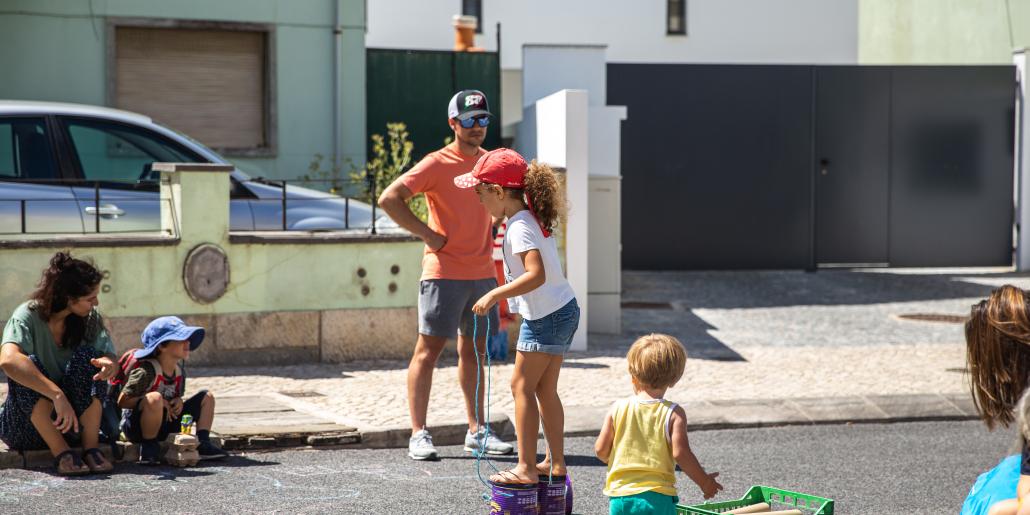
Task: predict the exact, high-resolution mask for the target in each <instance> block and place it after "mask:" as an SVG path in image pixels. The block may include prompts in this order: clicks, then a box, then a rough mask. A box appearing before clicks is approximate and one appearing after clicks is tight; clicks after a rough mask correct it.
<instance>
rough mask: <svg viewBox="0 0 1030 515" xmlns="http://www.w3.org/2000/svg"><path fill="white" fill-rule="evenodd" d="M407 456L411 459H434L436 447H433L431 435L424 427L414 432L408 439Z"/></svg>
mask: <svg viewBox="0 0 1030 515" xmlns="http://www.w3.org/2000/svg"><path fill="white" fill-rule="evenodd" d="M408 456H409V457H410V458H411V459H413V460H435V459H436V458H437V456H436V447H433V437H432V436H430V434H429V431H426V430H425V429H423V430H421V431H419V432H417V433H415V436H412V437H411V439H409V440H408Z"/></svg>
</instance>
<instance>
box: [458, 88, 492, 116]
mask: <svg viewBox="0 0 1030 515" xmlns="http://www.w3.org/2000/svg"><path fill="white" fill-rule="evenodd" d="M482 115H486V116H493V114H492V113H490V106H488V105H487V103H486V95H484V94H483V92H482V91H479V90H477V89H465V90H461V91H459V92H457V93H455V94H454V96H453V97H451V101H450V103H449V104H447V117H448V118H457V119H459V120H468V119H469V118H472V117H475V116H482Z"/></svg>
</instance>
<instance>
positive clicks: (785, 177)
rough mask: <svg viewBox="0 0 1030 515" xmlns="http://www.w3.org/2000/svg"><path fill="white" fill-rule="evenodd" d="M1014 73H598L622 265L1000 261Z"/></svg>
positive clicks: (1007, 244)
mask: <svg viewBox="0 0 1030 515" xmlns="http://www.w3.org/2000/svg"><path fill="white" fill-rule="evenodd" d="M1014 92H1015V74H1014V70H1013V68H1012V67H1010V66H925V67H924V66H912V67H899V66H789V65H788V66H781V65H768V66H766V65H754V66H752V65H682V64H674V65H668V64H609V65H608V104H610V105H625V106H628V108H629V118H628V119H627V120H626V122H624V124H623V128H622V163H621V166H622V171H623V209H622V212H623V266H624V267H625V268H627V269H639V270H683V269H743V268H814V267H816V266H817V265H829V264H851V265H857V264H861V265H869V264H872V265H882V266H994V265H1008V264H1011V260H1012V217H1013V200H1012V198H1013V195H1012V191H1013V190H1012V188H1013V185H1012V170H1013V168H1012V165H1013V158H1014V156H1013V127H1014V107H1013V105H1014V102H1013V100H1014Z"/></svg>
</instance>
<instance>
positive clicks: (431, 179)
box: [400, 143, 495, 281]
mask: <svg viewBox="0 0 1030 515" xmlns="http://www.w3.org/2000/svg"><path fill="white" fill-rule="evenodd" d="M483 153H484V151H483V149H479V152H478V153H477V154H476V155H475V156H471V157H469V156H466V155H464V154H462V153H461V151H460V150H458V144H457V143H451V144H450V145H447V146H446V147H444V148H442V149H440V150H437V151H436V152H433V153H431V154H429V155H427V156H426V157H425V158H423V159H422V160H421V161H419V162H418V164H416V165H415V166H414V167H413V168H412V169H411V170H408V171H407V172H406V173H405V174H404V175H402V176H401V177H400V181H401V184H403V185H405V186H407V188H408V189H409V190H411V192H412V193H414V194H418V193H424V194H425V195H426V204H427V206H428V207H429V224H428V225H429V228H430V229H432V230H434V231H436V232H438V233H440V234H443V235H444V236H446V237H447V243H446V244H445V245H444V246H443V248H441V249H440V250H437V251H433V250H430V249H429V247H426V250H425V254H424V255H423V256H422V280H423V281H425V280H427V279H464V280H473V279H490V278H493V277H495V275H494V264H493V241H492V236H493V235H492V234H491V219H490V213H488V212H487V211H486V208H484V207H483V205H482V204H481V203H480V202H479V197H478V196H476V192H475V190H473V189H471V188H469V189H464V190H463V189H460V188H458V187H457V186H455V185H454V178H455V177H457V176H459V175H461V174H464V173H468V172H470V171H472V167H473V166H475V164H476V161H478V160H479V157H480V156H482V155H483Z"/></svg>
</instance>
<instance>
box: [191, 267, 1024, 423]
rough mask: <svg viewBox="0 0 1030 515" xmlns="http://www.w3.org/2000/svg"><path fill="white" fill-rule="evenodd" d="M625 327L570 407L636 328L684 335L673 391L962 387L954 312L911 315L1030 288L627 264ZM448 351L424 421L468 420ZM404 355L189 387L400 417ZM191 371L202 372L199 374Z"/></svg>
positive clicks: (499, 405)
mask: <svg viewBox="0 0 1030 515" xmlns="http://www.w3.org/2000/svg"><path fill="white" fill-rule="evenodd" d="M623 277H624V289H625V297H624V300H625V301H627V302H642V303H659V304H660V303H668V304H669V307H668V308H665V309H662V308H655V307H654V306H651V307H650V308H649V309H624V310H623V328H624V330H623V334H622V335H618V336H610V335H591V344H590V345H591V351H589V352H584V353H570V354H569V356H568V359H567V361H566V365H565V367H564V368H563V370H562V374H561V379H560V384H559V388H560V391H561V395H562V400H563V401H564V403H565V405H566V406H569V407H576V406H587V407H597V406H606V405H608V404H610V403H611V402H612V401H614V400H615V399H617V398H619V397H621V396H624V395H628V394H629V393H630V383H629V376H628V373H627V371H626V362H625V359H624V356H625V351H626V348H627V347H628V346H629V344H630V343H631V342H632V340H633V339H634V338H635V337H636V336H637V335H639V334H642V333H645V332H651V331H662V332H668V333H671V334H674V335H676V336H677V337H679V338H680V339H681V340H682V341H683V342H684V344H685V345H686V346H687V348H688V352H689V354H690V355H691V359H690V360H689V361H688V365H687V371H686V374H685V375H684V378H683V380H682V381H681V382H680V384H678V385H677V386H676V387H674V388H673V389H672V390H671V391H670V393H669V394H668V397H669V398H671V399H673V400H676V401H680V402H686V403H687V405H688V407H689V403H690V401H698V400H738V399H791V398H800V397H836V396H847V395H892V394H922V393H941V394H948V393H965V392H967V391H968V386H967V383H966V376H965V374H964V366H965V363H964V361H965V355H964V352H965V350H964V343H963V342H964V336H963V332H962V325H961V323H946V322H919V321H910V320H905V319H903V318H899V315H905V314H939V315H958V316H963V315H965V314H967V313H968V312H969V306H970V305H971V304H973V303H974V302H976V301H977V300H979V299H981V298H983V297H984V296H986V295H987V294H988V293H989V292H990V290H991V289H992V288H994V287H996V286H998V285H1001V284H1005V283H1013V284H1017V285H1019V286H1022V287H1030V278H1028V277H1027V276H1022V275H1016V274H1011V273H1007V272H1006V271H999V270H958V271H949V270H888V271H867V272H848V271H820V272H818V273H814V274H806V273H803V272H701V273H686V272H684V273H633V272H627V273H625V274H624V276H623ZM455 360H456V358H454V357H453V356H451V357H444V358H442V359H441V364H440V366H439V368H438V369H437V370H436V375H435V378H434V388H433V391H432V396H431V398H430V409H429V424H430V426H432V425H434V424H444V423H455V422H460V421H462V420H464V419H465V413H464V407H463V406H464V405H463V400H462V396H461V392H460V390H459V388H458V383H457V367H456V363H455ZM406 366H407V363H406V362H398V361H393V362H362V363H349V364H342V365H326V364H318V365H303V366H290V367H275V368H263V369H213V368H211V369H202V370H201V369H194V371H193V373H194V379H193V383H192V384H193V385H194V386H195V387H198V388H199V387H203V388H211V389H212V390H214V391H217V392H221V393H222V394H223V395H228V394H235V393H240V394H243V393H248V394H249V393H254V392H255V391H258V390H269V391H277V392H287V393H300V394H301V395H310V394H308V393H306V392H314V393H317V394H321V395H320V396H312V397H299V398H297V401H299V402H303V403H308V404H310V405H313V406H317V407H319V408H321V409H324V410H326V411H327V412H329V413H332V414H334V415H336V416H337V417H340V418H342V419H343V420H345V421H348V422H350V423H352V424H353V425H356V426H358V427H359V428H361V429H362V430H369V429H372V428H385V427H405V426H406V425H407V424H408V412H407V400H406V399H407V395H406V386H405V385H406V382H405V380H406ZM511 373H512V365H511V364H508V363H505V364H499V365H495V366H494V367H493V375H492V384H493V395H492V399H493V401H492V403H491V409H492V410H499V411H501V412H504V413H511V412H512V410H513V405H512V400H511V394H510V393H509V391H508V384H509V381H510V378H511ZM198 374H199V375H200V377H198Z"/></svg>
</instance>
